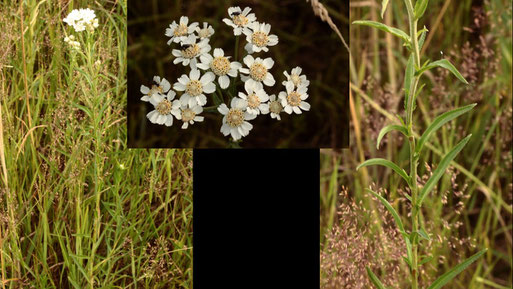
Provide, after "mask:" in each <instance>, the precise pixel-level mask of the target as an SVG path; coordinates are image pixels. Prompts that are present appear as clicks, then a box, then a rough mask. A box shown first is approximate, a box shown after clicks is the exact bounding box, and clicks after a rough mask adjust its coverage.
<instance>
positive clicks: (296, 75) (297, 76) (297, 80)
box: [282, 66, 310, 87]
mask: <svg viewBox="0 0 513 289" xmlns="http://www.w3.org/2000/svg"><path fill="white" fill-rule="evenodd" d="M301 71H302V69H301V67H299V66H296V68H294V69H292V71H291V73H290V75H289V73H288V72H287V71H284V72H283V74H284V75H285V77H287V80H285V81H283V82H282V84H283V85H285V86H287V83H292V84H293V85H294V87H299V86H300V85H305V86H308V85H310V81H308V80H307V79H306V75H301Z"/></svg>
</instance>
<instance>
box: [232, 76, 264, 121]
mask: <svg viewBox="0 0 513 289" xmlns="http://www.w3.org/2000/svg"><path fill="white" fill-rule="evenodd" d="M244 88H245V89H246V93H247V94H244V93H243V92H239V97H240V98H241V99H244V100H245V101H246V102H247V108H246V111H247V112H248V113H250V114H254V115H258V114H260V113H262V114H266V113H269V105H268V104H267V101H268V100H269V96H268V95H267V93H265V91H264V89H263V87H262V85H258V84H254V85H249V82H246V83H244Z"/></svg>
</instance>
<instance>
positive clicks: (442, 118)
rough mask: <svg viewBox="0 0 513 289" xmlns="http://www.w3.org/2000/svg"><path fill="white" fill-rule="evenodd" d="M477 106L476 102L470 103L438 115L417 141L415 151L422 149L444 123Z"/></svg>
mask: <svg viewBox="0 0 513 289" xmlns="http://www.w3.org/2000/svg"><path fill="white" fill-rule="evenodd" d="M474 106H476V103H473V104H469V105H466V106H462V107H459V108H456V109H453V110H451V111H447V112H445V113H442V114H441V115H439V116H437V117H436V118H435V120H433V122H432V123H431V124H430V125H429V127H428V128H427V129H426V131H424V133H423V134H422V136H421V137H420V139H419V142H418V143H417V147H416V148H415V151H416V152H417V153H418V152H420V150H421V149H422V146H423V145H424V143H425V142H426V141H427V139H428V138H429V136H430V135H431V134H432V133H433V132H435V131H436V130H437V129H439V128H440V127H441V126H442V125H444V124H445V123H447V122H449V121H451V120H453V119H455V118H457V117H458V116H460V115H462V114H464V113H466V112H467V111H469V110H471V109H472V108H474Z"/></svg>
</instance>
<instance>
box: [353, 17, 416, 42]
mask: <svg viewBox="0 0 513 289" xmlns="http://www.w3.org/2000/svg"><path fill="white" fill-rule="evenodd" d="M353 24H356V25H365V26H370V27H374V28H377V29H379V30H383V31H385V32H388V33H391V34H393V35H395V36H397V37H399V38H401V39H403V40H404V41H405V42H406V43H409V42H410V36H408V34H406V32H404V31H402V30H401V29H398V28H394V27H390V26H388V25H385V24H383V23H379V22H376V21H369V20H357V21H353Z"/></svg>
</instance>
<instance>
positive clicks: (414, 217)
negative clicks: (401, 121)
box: [404, 0, 420, 289]
mask: <svg viewBox="0 0 513 289" xmlns="http://www.w3.org/2000/svg"><path fill="white" fill-rule="evenodd" d="M404 2H405V4H406V8H407V10H408V21H409V26H410V39H411V44H412V50H413V52H412V53H413V59H414V61H415V70H417V68H418V67H420V52H419V43H418V40H417V19H415V12H414V8H413V3H412V1H411V0H405V1H404ZM418 82H419V77H418V76H416V77H415V78H414V80H413V81H412V83H411V85H410V89H409V95H408V103H407V105H406V126H407V127H408V135H409V137H408V142H409V145H410V178H411V181H410V184H409V186H410V191H411V199H412V214H411V224H412V228H411V233H412V234H413V233H414V232H418V231H419V223H418V209H419V208H418V206H417V194H418V188H417V161H418V157H417V155H416V154H415V137H414V136H413V107H414V104H415V94H416V92H417V84H418ZM418 263H419V262H418V245H417V242H416V241H415V240H413V242H412V260H411V265H412V268H411V288H412V289H418V275H419V274H418Z"/></svg>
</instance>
